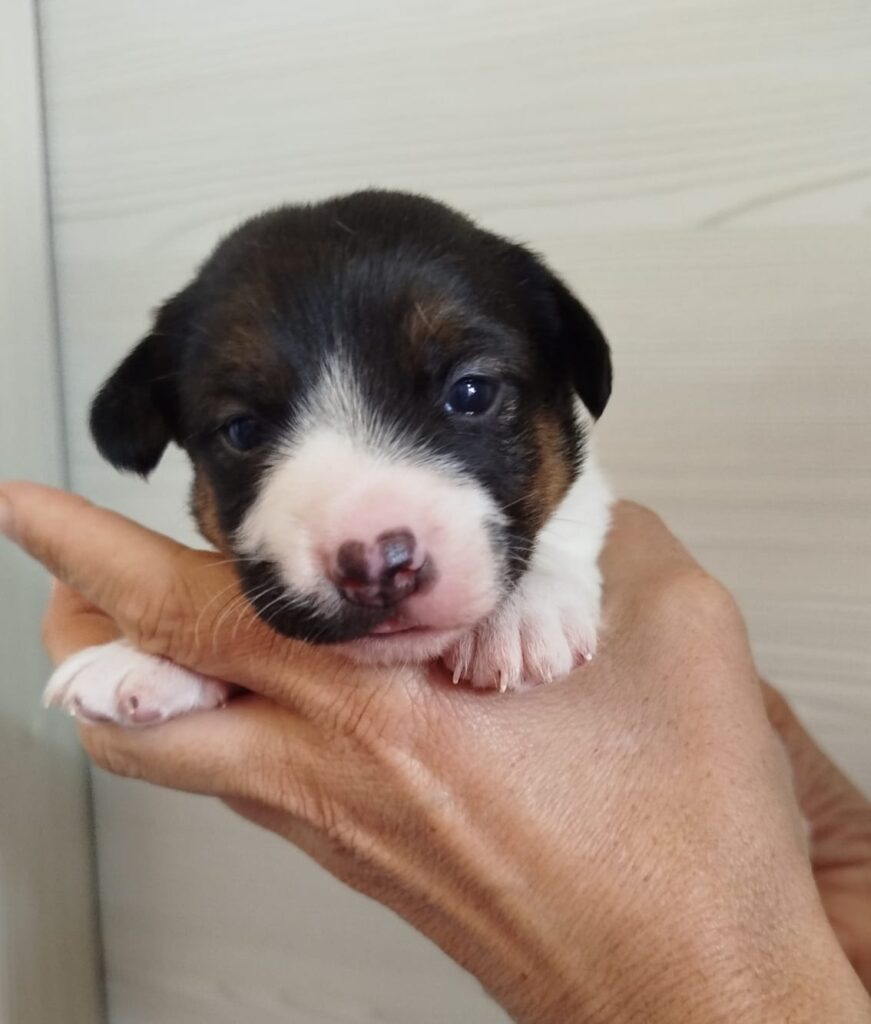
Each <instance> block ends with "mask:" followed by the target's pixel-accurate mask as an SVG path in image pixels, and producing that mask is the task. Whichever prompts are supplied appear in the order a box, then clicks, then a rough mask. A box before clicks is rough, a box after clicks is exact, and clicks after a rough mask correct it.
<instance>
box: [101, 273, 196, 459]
mask: <svg viewBox="0 0 871 1024" xmlns="http://www.w3.org/2000/svg"><path fill="white" fill-rule="evenodd" d="M190 306H191V297H190V289H185V291H183V292H180V293H179V294H178V295H176V296H174V297H173V298H171V299H170V300H169V301H168V302H165V303H164V304H163V306H161V307H160V309H159V311H158V313H157V316H156V317H155V321H154V327H153V328H152V330H151V333H150V334H148V335H146V337H144V338H143V339H142V341H140V342H139V344H138V345H137V346H136V348H134V349H133V351H132V352H131V353H130V355H128V356H127V358H126V359H125V360H124V361H123V362H122V363H121V365H120V366H119V367H118V368H117V369H116V370H115V372H114V373H113V374H112V376H111V377H110V378H109V379H108V380H107V381H106V383H105V384H104V385H103V386H102V387H101V388H100V390H99V392H98V393H97V396H96V397H95V398H94V401H93V403H92V405H91V419H90V425H91V436H92V437H93V438H94V441H95V442H96V444H97V448H98V449H99V450H100V454H101V455H102V456H103V457H104V458H105V459H107V460H108V461H109V462H111V463H112V465H113V466H115V468H116V469H126V470H132V471H133V472H134V473H139V474H140V475H141V476H148V474H149V473H150V472H151V471H152V470H153V469H154V467H155V466H156V465H157V464H158V462H160V459H161V456H162V455H163V453H164V450H165V449H166V446H167V445H168V444H169V442H170V441H178V440H179V402H178V374H179V369H180V366H181V358H182V352H183V349H184V346H185V344H186V341H187V337H188V330H189V328H188V315H189V311H190Z"/></svg>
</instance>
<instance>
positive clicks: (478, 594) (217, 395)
mask: <svg viewBox="0 0 871 1024" xmlns="http://www.w3.org/2000/svg"><path fill="white" fill-rule="evenodd" d="M610 391H611V361H610V355H609V349H608V345H607V342H606V341H605V338H604V336H603V334H602V332H601V331H600V329H599V328H598V326H597V325H596V323H595V322H594V320H593V318H592V317H591V316H590V314H589V313H588V312H587V310H586V309H585V308H584V307H583V306H582V305H581V303H580V302H579V301H578V300H577V299H576V298H575V297H574V296H573V295H572V294H571V293H570V292H569V290H568V289H567V288H566V286H565V285H564V284H563V283H562V282H561V281H560V280H559V279H558V278H557V277H556V276H555V275H554V274H553V273H552V272H551V271H550V270H548V269H547V267H545V265H544V264H543V263H542V261H541V260H540V259H539V258H538V257H536V256H535V255H534V254H532V253H531V252H530V251H529V250H527V249H525V248H524V247H523V246H520V245H516V244H514V243H512V242H510V241H508V240H506V239H504V238H501V237H499V236H497V235H495V234H491V233H490V232H488V231H484V230H482V229H481V228H479V227H477V226H476V225H475V224H473V223H472V222H471V221H470V220H469V219H467V218H466V217H464V216H462V215H461V214H459V213H457V212H455V211H453V210H451V209H449V208H448V207H446V206H443V205H442V204H440V203H437V202H434V201H433V200H431V199H427V198H424V197H421V196H417V195H408V194H404V193H399V192H387V191H364V192H357V193H355V194H352V195H348V196H342V197H338V198H334V199H330V200H327V201H326V202H321V203H317V204H314V205H309V206H289V207H283V208H280V209H277V210H273V211H270V212H268V213H264V214H262V215H260V216H258V217H254V218H253V219H252V220H249V221H248V222H246V223H244V224H243V225H242V226H241V227H239V228H238V229H236V230H235V231H234V232H232V234H230V235H229V236H228V237H226V238H225V239H224V240H223V241H222V242H221V243H220V244H219V245H218V246H217V248H216V249H215V251H214V252H213V253H212V255H211V256H210V257H209V258H208V260H207V261H206V262H205V263H204V264H203V266H202V267H201V268H200V270H199V272H198V273H197V275H196V277H195V278H194V280H193V281H192V282H191V283H190V284H188V285H187V287H185V288H184V289H183V290H182V291H180V292H179V293H178V294H177V295H175V296H173V297H172V298H171V299H169V300H168V301H167V302H166V303H165V304H164V305H163V306H162V307H161V308H160V310H159V311H158V313H157V315H156V318H155V321H154V326H153V328H152V330H151V332H150V333H149V334H148V335H147V336H146V337H145V338H144V339H143V340H142V341H141V342H140V343H139V344H138V345H137V346H136V348H135V349H134V350H133V351H132V352H131V353H130V355H129V356H128V357H127V358H126V359H125V360H124V361H123V362H122V363H121V365H120V366H119V367H118V368H117V369H116V371H115V372H114V373H113V374H112V376H111V377H110V378H109V380H108V381H107V382H106V384H105V385H104V386H103V388H102V389H101V390H100V392H99V394H98V395H97V397H96V399H95V401H94V404H93V407H92V411H91V431H92V433H93V436H94V439H95V441H96V444H97V446H98V448H99V450H100V452H101V453H102V454H103V456H105V458H106V459H108V460H109V462H111V463H112V464H113V465H114V466H116V467H117V468H119V469H122V470H130V471H133V472H136V473H139V474H141V475H143V476H147V475H148V474H149V473H150V472H151V471H152V470H153V469H154V467H155V466H156V465H157V464H158V462H159V461H160V458H161V455H162V454H163V452H164V450H165V448H166V447H167V445H168V444H169V443H170V442H175V443H176V444H178V445H180V446H181V447H182V448H184V449H185V451H186V452H187V453H188V455H189V456H190V459H191V462H192V464H193V469H194V482H193V491H192V500H191V506H192V509H193V514H194V516H195V518H196V520H197V522H198V524H199V527H200V530H201V531H202V533H203V535H204V536H205V537H206V538H207V539H208V540H209V541H211V542H212V543H213V544H214V545H215V547H217V548H218V549H219V550H221V551H223V552H225V553H226V554H227V555H228V557H231V558H233V560H234V561H235V565H236V568H237V570H238V573H239V577H240V581H241V585H242V587H243V589H244V592H245V594H246V595H247V597H248V600H249V601H250V602H251V604H252V605H253V607H254V609H255V610H256V612H257V614H258V615H260V616H261V617H262V618H263V619H264V620H265V621H266V622H268V623H269V625H270V626H271V627H272V628H273V629H275V630H277V631H278V632H279V633H282V634H285V635H286V636H289V637H297V638H299V639H302V640H306V641H308V642H310V643H315V644H330V645H332V646H334V647H335V648H336V649H337V650H338V651H340V652H342V653H343V654H346V655H347V656H349V657H351V658H354V659H357V660H360V661H365V662H370V663H377V664H395V663H398V662H423V661H428V660H430V659H441V660H442V661H443V662H444V663H445V665H446V666H447V667H448V668H449V670H450V671H451V673H452V674H453V678H454V680H455V681H459V680H467V681H469V682H470V683H472V684H473V685H475V686H481V687H498V688H499V689H501V690H512V689H517V688H519V687H522V686H524V685H530V684H538V683H545V682H548V681H550V680H553V679H557V678H559V677H561V676H564V675H566V674H567V673H568V672H569V671H570V670H571V669H572V668H573V667H575V666H577V665H580V664H582V663H583V662H585V661H587V660H588V659H590V658H591V657H592V656H593V654H594V652H595V650H596V636H597V630H598V625H599V605H600V577H599V570H598V567H597V558H598V555H599V551H600V548H601V546H602V542H603V539H604V536H605V533H606V530H607V527H608V518H609V511H608V510H609V504H610V497H609V492H608V489H607V486H606V484H605V482H604V481H603V478H602V476H601V475H600V472H599V469H598V467H597V466H596V463H595V461H594V459H593V454H592V451H591V430H592V426H593V423H594V421H595V420H596V419H598V417H599V416H600V415H601V414H602V411H603V410H604V408H605V405H606V403H607V401H608V397H609V395H610ZM228 693H229V688H228V687H227V686H226V685H225V684H223V683H220V682H217V681H215V680H212V679H205V678H202V677H199V676H197V675H195V674H193V673H190V672H188V671H186V670H184V669H181V668H179V667H177V666H173V665H170V664H169V663H167V662H166V661H164V660H161V659H158V658H154V657H152V656H149V655H146V654H143V653H141V652H138V651H136V650H135V649H134V648H132V647H130V646H129V645H127V644H126V643H123V642H120V643H113V644H108V645H106V646H104V647H98V648H91V649H89V650H86V651H83V652H81V653H79V654H77V655H75V656H74V657H72V658H70V659H69V660H68V661H67V662H65V663H64V664H63V665H61V666H60V668H59V669H58V670H57V672H56V673H55V675H54V676H53V677H52V680H51V682H50V684H49V687H48V690H47V692H46V703H48V704H50V705H61V706H64V707H65V708H67V709H68V710H70V711H72V712H73V713H74V714H77V715H80V716H82V717H84V718H88V719H109V720H114V721H118V722H122V723H124V724H129V725H143V724H148V723H152V722H157V721H161V720H164V719H166V718H168V717H171V716H173V715H177V714H181V713H183V712H187V711H192V710H195V709H201V708H208V707H214V706H216V705H218V704H220V703H222V702H223V701H224V700H225V699H226V697H227V695H228Z"/></svg>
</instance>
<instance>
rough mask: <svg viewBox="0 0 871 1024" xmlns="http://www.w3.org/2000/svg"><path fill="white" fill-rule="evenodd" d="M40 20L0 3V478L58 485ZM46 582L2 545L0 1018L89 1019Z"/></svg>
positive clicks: (76, 780) (96, 992)
mask: <svg viewBox="0 0 871 1024" xmlns="http://www.w3.org/2000/svg"><path fill="white" fill-rule="evenodd" d="M56 340H57V339H56V337H55V330H54V319H53V309H52V282H51V268H50V253H49V236H48V218H47V210H46V203H45V165H44V154H43V147H42V119H41V113H40V82H39V62H38V47H37V34H36V26H35V22H34V17H33V8H32V4H31V3H30V0H4V3H3V4H2V5H0V367H2V369H0V480H3V479H8V478H10V477H11V478H14V477H25V476H27V477H30V478H31V479H36V480H40V481H42V482H44V483H52V484H62V483H63V476H64V465H63V462H64V460H63V450H62V445H61V411H60V409H59V407H58V401H57V399H58V396H59V394H60V386H59V379H58V374H57V361H56ZM48 584H49V581H48V579H47V578H46V576H45V573H43V572H42V571H41V570H40V569H39V567H38V566H36V565H35V564H34V563H33V562H32V561H30V560H29V559H27V558H25V557H24V555H22V554H21V553H20V552H19V551H18V550H16V549H14V548H13V546H12V545H11V544H9V543H8V542H7V541H6V540H5V538H0V1024H54V1022H61V1021H63V1022H64V1024H97V1021H99V1020H101V1019H102V1017H101V1005H100V992H101V979H100V975H99V955H98V943H97V932H96V910H95V905H94V887H93V883H94V878H93V871H92V857H91V854H92V849H91V846H92V843H91V834H90V819H89V812H88V792H87V776H86V774H85V765H84V758H83V756H82V754H81V751H80V750H79V746H78V743H77V741H76V738H75V735H74V734H73V733H72V731H71V730H70V729H69V727H68V726H67V725H66V723H65V722H62V721H58V720H57V719H56V718H50V717H49V716H48V715H45V714H44V713H43V711H42V709H41V708H40V704H39V697H40V693H41V691H42V687H43V686H44V685H45V681H46V679H47V678H48V673H49V667H48V661H47V659H46V657H45V655H44V654H43V653H42V650H41V647H40V643H39V629H40V620H41V618H42V608H43V605H44V604H45V600H46V597H47V596H48Z"/></svg>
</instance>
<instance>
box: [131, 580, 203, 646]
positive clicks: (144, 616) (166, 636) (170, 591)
mask: <svg viewBox="0 0 871 1024" xmlns="http://www.w3.org/2000/svg"><path fill="white" fill-rule="evenodd" d="M191 612H192V600H191V595H190V592H189V590H188V588H187V586H186V585H185V582H184V578H183V577H182V576H179V575H174V576H173V577H172V578H171V579H170V580H169V581H168V582H167V584H166V586H165V588H164V590H163V591H162V592H161V593H160V594H159V595H155V594H151V593H142V592H141V591H137V589H136V588H135V587H134V588H133V589H132V591H131V593H130V596H129V598H128V601H127V606H126V611H125V615H124V618H125V621H126V622H127V623H128V624H129V629H130V632H131V633H132V634H133V640H134V642H135V643H136V646H137V647H140V648H141V649H142V650H144V651H147V652H148V653H150V654H156V655H159V656H161V657H165V658H170V659H172V660H173V661H177V662H181V663H182V664H187V663H189V662H190V661H191V658H192V657H193V656H194V653H195V652H194V651H193V634H194V631H193V628H192V614H191Z"/></svg>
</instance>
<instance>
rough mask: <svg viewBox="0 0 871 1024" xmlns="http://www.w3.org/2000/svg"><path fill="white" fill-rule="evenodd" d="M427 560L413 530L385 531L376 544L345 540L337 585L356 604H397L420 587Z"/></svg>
mask: <svg viewBox="0 0 871 1024" xmlns="http://www.w3.org/2000/svg"><path fill="white" fill-rule="evenodd" d="M424 561H425V559H424V558H423V556H422V552H420V551H419V550H418V544H417V541H416V540H415V537H414V534H413V533H412V532H411V531H410V530H390V531H388V532H386V533H382V534H381V535H380V536H379V537H377V538H376V539H375V542H374V543H373V544H364V543H363V542H362V541H359V540H346V541H345V542H344V543H343V544H342V545H341V546H340V547H339V550H338V551H337V552H336V570H337V571H336V585H337V586H338V588H339V590H340V591H341V593H342V594H343V595H344V597H345V598H346V599H347V600H348V601H351V602H352V603H353V604H362V605H369V606H374V607H378V608H383V607H386V606H388V605H393V604H398V603H399V602H400V601H401V600H402V599H403V598H406V597H409V596H410V595H411V594H413V593H414V592H415V591H416V590H417V588H418V586H419V585H420V581H421V570H422V569H423V566H424Z"/></svg>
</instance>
